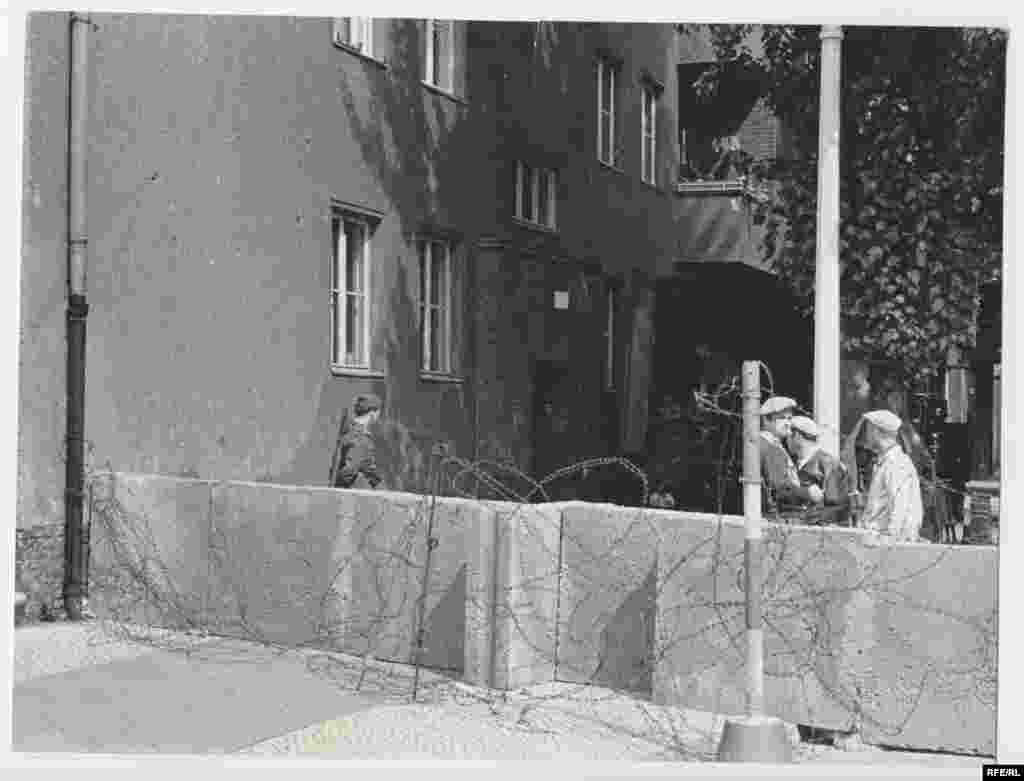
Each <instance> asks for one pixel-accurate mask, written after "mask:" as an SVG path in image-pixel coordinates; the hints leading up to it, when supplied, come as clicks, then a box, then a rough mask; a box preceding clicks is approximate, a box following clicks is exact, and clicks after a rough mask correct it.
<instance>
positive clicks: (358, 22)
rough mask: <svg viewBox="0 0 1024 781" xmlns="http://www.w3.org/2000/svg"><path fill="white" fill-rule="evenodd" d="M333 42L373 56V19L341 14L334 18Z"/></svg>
mask: <svg viewBox="0 0 1024 781" xmlns="http://www.w3.org/2000/svg"><path fill="white" fill-rule="evenodd" d="M334 42H335V43H337V44H340V45H342V46H347V47H348V48H350V49H354V50H356V51H357V52H359V53H360V54H364V55H366V56H367V57H373V56H374V53H373V19H372V18H371V17H369V16H343V17H341V18H339V19H336V20H335V25H334Z"/></svg>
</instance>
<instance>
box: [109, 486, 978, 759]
mask: <svg viewBox="0 0 1024 781" xmlns="http://www.w3.org/2000/svg"><path fill="white" fill-rule="evenodd" d="M108 484H109V485H110V486H112V487H113V488H114V490H115V492H117V493H118V495H123V496H124V503H125V504H131V503H133V502H134V503H135V504H131V506H132V507H136V508H138V511H137V512H135V511H133V512H135V514H134V516H133V517H136V518H143V519H148V520H145V522H140V521H135V522H133V527H132V528H131V529H128V530H122V532H121V533H120V536H119V540H120V541H122V542H123V541H125V540H136V542H135V543H134V545H135V551H136V552H135V556H136V559H137V560H138V561H139V562H141V564H140V565H139V566H138V567H137V568H136V569H137V570H144V571H146V572H147V573H150V572H154V573H156V576H155V577H151V581H152V582H153V583H154V584H155V587H154V588H151V589H150V593H149V594H147V593H146V592H145V590H144V589H143V590H142V591H141V592H140V591H139V589H138V588H137V584H136V590H135V592H132V590H131V588H130V587H129V586H130V585H131V584H128V585H126V584H124V583H119V584H117V585H116V589H115V591H114V593H113V595H112V597H113V598H109V597H110V590H109V589H108V591H107V594H108V601H107V602H106V603H104V598H103V597H102V596H101V595H102V594H103V590H102V589H97V590H96V594H95V597H96V601H97V603H98V604H97V609H98V610H99V609H100V608H104V609H109V607H110V605H114V606H117V605H118V604H119V603H118V600H122V601H123V600H124V595H125V594H131V596H132V597H133V598H134V599H138V598H139V597H145V598H146V600H148V603H149V604H150V605H152V606H155V608H156V614H154V613H152V612H150V613H147V614H145V615H146V616H147V617H153V616H154V615H155V616H156V618H157V619H158V621H157V622H158V623H159V621H160V620H162V621H163V622H164V623H166V624H168V625H170V626H181V625H182V624H181V623H175V622H176V621H179V622H180V621H181V617H182V616H183V615H184V616H187V617H189V620H191V621H193V624H194V625H196V626H207V627H212V628H214V629H215V630H216V631H219V632H227V633H228V634H231V635H233V636H236V637H242V638H249V639H259V640H263V641H269V642H273V643H277V644H281V645H286V646H292V647H297V646H302V645H312V646H315V647H321V648H333V649H335V650H343V651H348V652H351V653H356V654H360V655H364V654H369V655H371V656H373V657H376V658H378V659H381V660H387V661H397V662H405V661H409V660H410V659H411V658H412V656H411V654H412V650H413V644H414V628H415V621H416V615H417V613H416V608H417V603H418V600H419V597H420V591H421V589H422V577H423V566H424V563H425V553H426V538H427V531H426V529H427V524H428V520H429V518H430V516H431V512H433V515H434V524H435V525H434V537H435V538H436V539H437V540H438V545H437V547H436V548H434V550H433V551H432V557H431V566H430V577H429V594H428V598H427V601H426V618H425V622H424V626H425V629H426V634H425V637H424V654H423V657H422V661H423V663H424V664H425V665H426V666H427V667H431V668H435V669H441V670H451V671H458V672H463V673H464V675H465V677H466V678H467V679H468V680H469V681H471V682H473V683H476V684H482V685H487V686H491V687H494V688H501V689H504V688H515V687H519V686H526V685H531V684H536V683H541V682H544V681H550V680H552V678H553V677H554V676H555V674H556V673H557V677H558V678H559V679H561V680H566V681H574V682H579V683H585V684H595V683H596V684H603V685H608V686H611V687H613V688H616V689H620V690H627V691H634V692H652V691H653V695H654V697H655V699H656V700H657V701H658V702H661V703H667V704H677V705H685V706H687V707H695V708H699V709H703V710H713V711H716V712H721V713H727V714H728V713H733V714H737V713H740V712H742V710H743V707H744V694H743V692H744V689H743V686H744V685H745V677H744V662H745V653H746V651H745V648H746V644H745V637H744V601H743V592H742V584H743V572H742V564H743V538H744V531H743V521H742V519H740V518H730V517H723V518H718V517H715V516H709V515H700V514H693V513H677V512H671V511H651V510H646V511H638V510H636V509H630V508H618V507H614V506H611V505H591V504H586V503H581V502H568V503H564V504H553V505H542V506H537V505H516V504H507V503H506V504H503V503H497V502H473V501H470V500H461V499H449V498H439V499H437V501H436V504H434V503H433V501H432V500H431V499H430V497H423V496H417V495H410V494H397V493H386V492H372V491H366V492H359V491H341V490H337V489H320V488H308V487H291V486H288V487H285V486H275V485H269V484H247V483H231V484H227V483H225V484H209V483H203V482H202V481H188V480H179V479H175V478H165V477H160V476H146V475H142V476H139V475H135V476H128V475H117V476H116V478H115V479H113V480H112V481H110V482H109V483H108ZM129 489H131V490H129ZM204 502H207V505H206V506H208V507H209V508H210V510H209V513H210V514H209V516H208V517H207V519H206V520H205V521H204V520H203V515H202V507H203V506H204ZM150 506H151V508H150ZM147 508H150V509H147ZM179 516H180V518H179ZM178 524H180V528H181V529H182V531H180V532H176V531H175V529H176V528H179V526H178ZM204 524H205V526H204ZM103 528H104V527H103V526H102V525H99V527H98V528H97V526H96V525H95V524H94V534H95V533H100V534H101V533H102V529H103ZM140 529H141V530H142V532H143V533H142V534H141V536H139V533H138V530H140ZM204 529H208V530H209V531H204ZM133 534H135V535H136V536H134V537H133V536H132V535H133ZM204 534H205V535H206V537H204ZM764 534H765V536H764V540H765V546H764V547H765V567H764V591H763V598H764V602H763V606H764V617H765V621H764V629H765V643H764V644H765V692H766V699H765V711H766V713H767V714H769V715H775V716H778V717H780V718H783V719H785V720H787V721H791V722H794V723H802V724H810V725H813V726H819V727H826V728H831V729H838V730H846V729H850V728H852V727H854V726H858V727H859V728H860V730H861V733H862V735H863V736H864V738H865V739H866V740H868V741H869V742H872V743H875V744H884V745H893V746H908V747H913V748H924V749H932V750H935V749H938V750H946V751H963V752H975V753H980V754H991V753H992V751H993V750H994V737H995V710H994V694H995V658H994V648H995V634H994V633H995V576H996V572H995V555H996V551H995V549H991V548H980V547H968V548H960V547H947V546H937V545H927V544H924V545H897V546H887V547H873V546H871V545H869V544H868V542H869V539H870V538H868V537H866V536H865V535H864V534H863V533H862V532H859V531H855V530H843V529H821V528H812V527H789V526H781V527H780V526H776V525H773V524H765V532H764ZM176 535H177V536H176ZM203 539H209V540H210V541H211V542H210V543H209V551H208V552H207V553H206V554H204V553H203V551H202V545H201V544H200V542H201V541H202V540H203ZM104 544H105V543H103V542H102V541H101V542H100V543H99V544H98V545H97V546H96V550H97V551H103V550H105V548H104V547H103V546H104ZM204 556H205V558H204ZM100 558H102V554H100ZM161 562H164V563H165V564H166V566H163V567H161V566H160V564H161ZM143 565H144V566H143ZM204 568H207V569H205V570H204ZM109 569H110V567H109V565H108V570H109ZM130 572H131V571H130V568H129V574H130ZM204 572H206V574H205V575H204ZM204 590H206V591H204ZM207 592H208V594H209V596H208V597H207V598H206V599H205V602H204V601H203V599H201V598H199V596H198V595H201V594H203V593H207ZM186 593H187V594H190V595H193V597H192V601H189V599H187V598H185V597H182V596H181V595H182V594H186ZM154 594H156V595H157V596H159V597H166V595H171V597H173V599H170V600H168V599H166V598H165V599H163V601H161V599H154ZM204 605H205V614H204V612H203V610H204V607H203V606H204ZM149 609H152V608H149ZM175 610H177V611H178V612H177V613H176V612H175ZM161 611H162V612H161ZM138 615H139V614H137V613H131V614H129V617H131V618H132V619H133V620H137V619H138ZM184 625H189V621H185V622H184ZM553 663H555V664H556V665H557V666H556V667H554V669H553Z"/></svg>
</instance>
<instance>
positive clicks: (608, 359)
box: [604, 285, 618, 390]
mask: <svg viewBox="0 0 1024 781" xmlns="http://www.w3.org/2000/svg"><path fill="white" fill-rule="evenodd" d="M607 304H608V311H607V313H606V318H607V319H606V323H605V362H604V386H605V388H606V389H608V390H613V389H614V388H615V307H616V306H617V305H618V295H617V291H616V289H615V287H614V286H613V285H609V286H608V296H607Z"/></svg>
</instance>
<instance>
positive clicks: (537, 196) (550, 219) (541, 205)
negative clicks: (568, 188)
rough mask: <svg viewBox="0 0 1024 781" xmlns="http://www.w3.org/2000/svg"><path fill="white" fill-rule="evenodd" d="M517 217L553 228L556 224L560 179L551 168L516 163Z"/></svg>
mask: <svg viewBox="0 0 1024 781" xmlns="http://www.w3.org/2000/svg"><path fill="white" fill-rule="evenodd" d="M515 195H516V203H515V214H516V218H517V219H520V220H524V221H526V222H531V223H533V224H534V225H540V226H542V227H545V228H551V229H552V230H553V229H554V228H555V226H556V221H555V220H556V205H557V201H558V179H557V177H556V175H555V172H554V171H553V170H551V169H549V168H535V167H533V166H531V165H527V164H526V163H524V162H522V161H520V162H517V163H516V193H515Z"/></svg>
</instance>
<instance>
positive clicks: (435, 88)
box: [420, 81, 469, 106]
mask: <svg viewBox="0 0 1024 781" xmlns="http://www.w3.org/2000/svg"><path fill="white" fill-rule="evenodd" d="M420 84H422V85H423V86H424V88H425V89H427V90H429V91H430V92H433V93H434V94H435V95H441V96H442V97H445V98H448V99H449V100H452V101H455V102H456V103H458V104H459V105H460V106H468V105H469V102H468V101H467V100H466V99H465V98H460V97H459V96H458V95H456V94H455V93H454V92H450V91H449V90H446V89H445V88H444V87H438V86H437V85H436V84H431V83H430V82H429V81H421V82H420Z"/></svg>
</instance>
